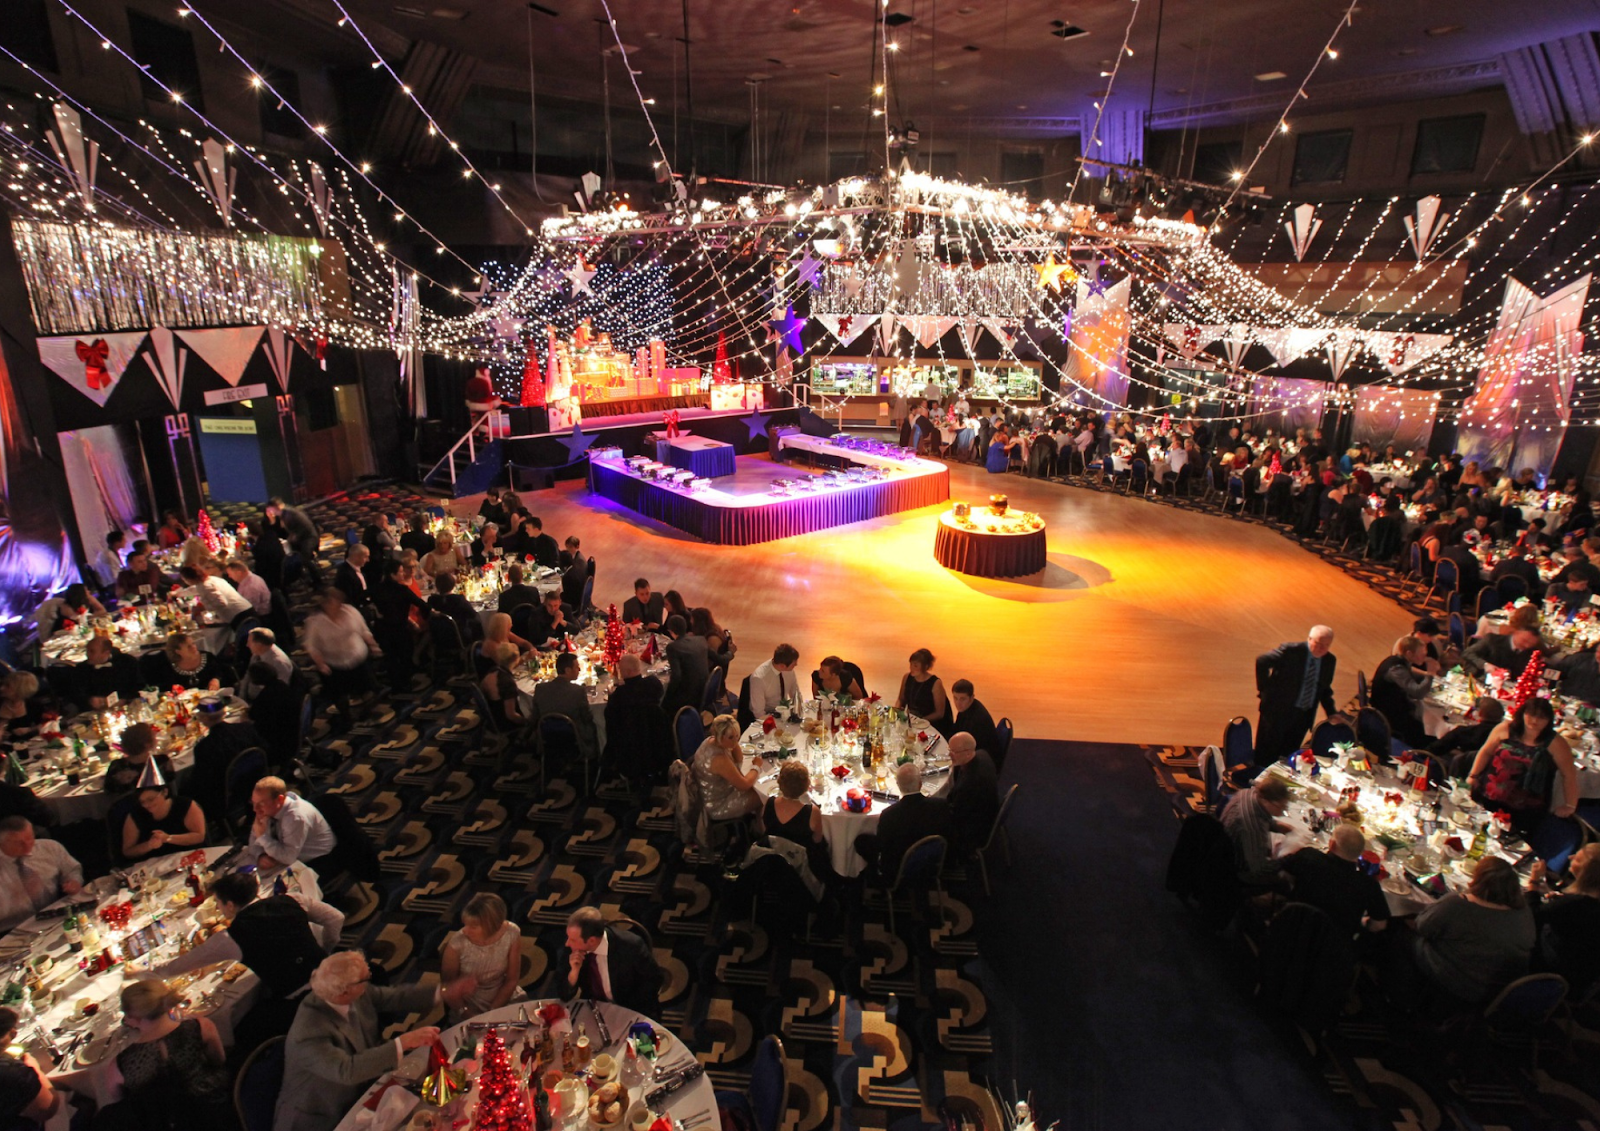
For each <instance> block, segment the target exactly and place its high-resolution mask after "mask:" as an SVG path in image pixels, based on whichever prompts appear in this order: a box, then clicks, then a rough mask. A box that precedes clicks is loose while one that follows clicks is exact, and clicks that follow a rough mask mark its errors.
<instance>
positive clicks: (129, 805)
mask: <svg viewBox="0 0 1600 1131" xmlns="http://www.w3.org/2000/svg"><path fill="white" fill-rule="evenodd" d="M137 804H139V794H138V792H137V791H135V792H133V793H130V794H128V795H127V796H126V797H119V798H117V802H116V804H115V805H113V806H111V812H109V813H107V814H106V847H107V849H108V850H109V851H110V854H111V860H112V862H113V863H115V864H125V863H127V859H128V858H127V857H126V856H124V855H123V854H122V826H123V825H124V824H126V823H127V820H128V814H129V813H132V812H133V807H134V806H135V805H137Z"/></svg>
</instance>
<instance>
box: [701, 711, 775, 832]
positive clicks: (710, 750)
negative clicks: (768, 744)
mask: <svg viewBox="0 0 1600 1131" xmlns="http://www.w3.org/2000/svg"><path fill="white" fill-rule="evenodd" d="M765 765H766V764H765V762H763V761H762V759H761V756H760V755H759V754H757V755H752V756H751V759H750V768H749V769H748V770H746V769H744V768H743V766H744V761H743V752H742V750H741V748H740V746H739V720H738V719H736V718H734V716H732V715H718V716H717V717H716V718H714V719H712V720H711V727H710V730H709V731H708V733H707V734H706V738H705V741H704V742H702V743H701V744H700V748H699V749H698V750H696V751H695V752H694V757H693V759H692V760H691V762H690V766H689V768H690V769H691V770H692V771H693V773H694V777H695V782H696V784H698V785H699V787H700V795H701V798H702V799H703V801H704V804H705V810H706V816H707V817H709V818H710V819H711V820H713V821H734V820H738V819H739V818H741V817H749V816H753V815H755V814H756V813H759V812H760V811H761V795H760V794H759V793H758V792H756V782H757V780H759V778H760V777H761V772H762V770H763V769H764V767H765Z"/></svg>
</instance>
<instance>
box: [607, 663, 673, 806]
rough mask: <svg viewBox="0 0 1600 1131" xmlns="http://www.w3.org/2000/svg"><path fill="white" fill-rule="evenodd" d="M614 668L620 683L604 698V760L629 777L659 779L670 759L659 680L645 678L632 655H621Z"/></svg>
mask: <svg viewBox="0 0 1600 1131" xmlns="http://www.w3.org/2000/svg"><path fill="white" fill-rule="evenodd" d="M617 669H618V670H617V674H618V676H620V677H621V679H620V682H619V683H618V684H617V686H616V687H615V688H613V689H612V691H611V695H610V696H609V697H608V698H607V699H606V761H607V762H609V763H610V764H611V765H612V766H613V767H614V768H615V769H617V770H618V771H619V772H620V773H622V774H623V775H625V776H627V777H630V778H638V777H646V778H659V777H661V776H662V775H664V774H665V773H666V769H667V763H668V762H669V761H671V758H672V754H671V750H672V739H671V737H670V735H669V733H668V730H667V717H666V715H665V714H664V713H662V710H661V697H662V695H663V692H664V689H663V688H662V686H661V681H660V680H659V679H657V678H656V677H655V676H653V675H646V674H645V670H644V661H642V660H641V659H639V657H638V656H636V655H634V654H633V653H632V652H624V653H623V654H622V659H621V660H619V661H617Z"/></svg>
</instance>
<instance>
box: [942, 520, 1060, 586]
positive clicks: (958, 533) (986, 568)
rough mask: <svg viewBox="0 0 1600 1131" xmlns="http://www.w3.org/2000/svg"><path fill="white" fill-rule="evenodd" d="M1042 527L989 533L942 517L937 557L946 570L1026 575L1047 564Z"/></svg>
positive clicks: (983, 573) (998, 575) (996, 574)
mask: <svg viewBox="0 0 1600 1131" xmlns="http://www.w3.org/2000/svg"><path fill="white" fill-rule="evenodd" d="M1046 552H1047V546H1046V543H1045V532H1044V531H1043V530H1030V531H1028V532H1027V533H1025V534H990V533H989V532H988V531H978V530H962V529H960V528H958V527H955V526H952V525H950V524H949V523H948V522H945V521H944V520H943V519H941V520H940V522H939V529H938V532H937V533H936V534H935V535H934V536H933V556H934V559H935V560H936V561H937V562H938V563H939V564H940V565H942V566H944V567H945V568H946V569H953V570H955V571H957V572H958V573H970V574H973V575H975V576H977V577H1024V576H1026V575H1028V574H1030V573H1038V572H1039V571H1040V570H1042V569H1043V568H1044V567H1045V557H1046Z"/></svg>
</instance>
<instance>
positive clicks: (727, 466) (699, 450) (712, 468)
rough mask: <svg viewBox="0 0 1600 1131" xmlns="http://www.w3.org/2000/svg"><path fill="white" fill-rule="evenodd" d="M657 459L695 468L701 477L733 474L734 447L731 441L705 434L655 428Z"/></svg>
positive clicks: (674, 464) (689, 468)
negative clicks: (669, 432)
mask: <svg viewBox="0 0 1600 1131" xmlns="http://www.w3.org/2000/svg"><path fill="white" fill-rule="evenodd" d="M650 436H651V437H652V438H653V439H654V440H655V445H656V459H657V460H658V461H659V462H661V463H668V464H671V465H672V466H673V467H681V468H683V469H684V470H685V471H692V472H694V473H695V474H696V475H698V476H699V477H700V478H702V479H717V478H719V477H721V476H724V475H732V474H733V457H734V454H735V453H734V450H733V445H732V444H724V443H722V442H721V441H720V440H708V439H707V438H706V437H704V436H689V435H682V436H671V437H669V436H664V435H662V434H661V433H660V432H652V433H651V434H650Z"/></svg>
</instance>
